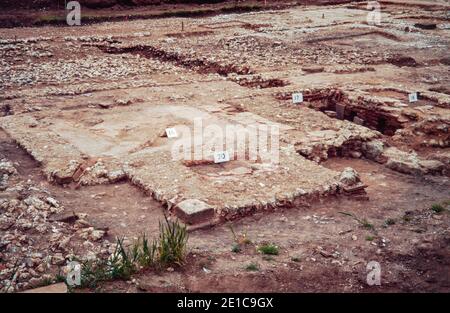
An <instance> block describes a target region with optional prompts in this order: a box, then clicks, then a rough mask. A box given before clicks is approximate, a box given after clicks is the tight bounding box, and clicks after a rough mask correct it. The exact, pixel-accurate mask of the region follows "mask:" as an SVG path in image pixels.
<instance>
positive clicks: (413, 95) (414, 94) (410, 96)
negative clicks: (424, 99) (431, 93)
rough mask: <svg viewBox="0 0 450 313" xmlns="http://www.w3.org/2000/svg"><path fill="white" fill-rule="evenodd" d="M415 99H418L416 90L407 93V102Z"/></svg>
mask: <svg viewBox="0 0 450 313" xmlns="http://www.w3.org/2000/svg"><path fill="white" fill-rule="evenodd" d="M417 100H419V95H418V94H417V92H413V93H410V94H409V102H416V101H417Z"/></svg>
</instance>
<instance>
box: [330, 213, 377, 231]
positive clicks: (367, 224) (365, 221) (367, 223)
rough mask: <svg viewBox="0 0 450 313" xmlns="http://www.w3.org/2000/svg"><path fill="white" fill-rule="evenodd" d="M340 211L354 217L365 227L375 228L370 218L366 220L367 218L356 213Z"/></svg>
mask: <svg viewBox="0 0 450 313" xmlns="http://www.w3.org/2000/svg"><path fill="white" fill-rule="evenodd" d="M339 213H340V214H343V215H346V216H350V217H352V218H353V219H354V220H355V221H357V222H358V223H359V224H360V225H361V226H362V227H364V228H366V229H370V230H374V229H375V226H374V225H373V224H372V223H370V222H369V221H368V220H366V219H365V218H363V219H360V218H358V217H357V216H356V215H354V214H352V213H348V212H339Z"/></svg>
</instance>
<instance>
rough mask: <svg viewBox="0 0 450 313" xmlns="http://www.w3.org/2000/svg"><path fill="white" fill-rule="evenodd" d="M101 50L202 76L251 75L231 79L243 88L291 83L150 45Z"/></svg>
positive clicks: (231, 65) (100, 47)
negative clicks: (186, 70) (168, 65)
mask: <svg viewBox="0 0 450 313" xmlns="http://www.w3.org/2000/svg"><path fill="white" fill-rule="evenodd" d="M97 47H98V48H99V49H100V50H102V51H103V52H105V53H110V54H123V53H131V54H138V55H141V56H143V57H146V58H149V59H157V60H159V61H162V62H168V63H171V64H174V65H177V66H180V67H184V68H187V69H189V70H193V71H196V72H198V73H200V74H211V73H214V74H219V75H221V76H225V77H226V76H228V75H229V74H234V75H249V76H245V77H239V76H238V77H231V78H230V80H231V81H233V82H235V83H237V84H239V85H240V86H243V87H248V88H273V87H284V86H287V85H289V82H287V81H285V80H282V79H278V78H263V77H262V76H261V75H252V74H255V72H254V71H253V70H252V69H250V68H249V67H247V66H238V65H233V64H221V63H218V62H213V61H209V60H204V59H198V58H194V57H191V56H186V55H182V54H179V53H176V52H169V51H165V50H163V49H160V48H156V47H153V46H148V45H138V46H132V47H124V48H117V47H111V46H97Z"/></svg>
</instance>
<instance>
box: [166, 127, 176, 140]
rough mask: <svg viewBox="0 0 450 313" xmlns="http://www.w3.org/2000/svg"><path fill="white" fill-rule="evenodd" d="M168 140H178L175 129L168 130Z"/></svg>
mask: <svg viewBox="0 0 450 313" xmlns="http://www.w3.org/2000/svg"><path fill="white" fill-rule="evenodd" d="M166 135H167V138H177V137H178V134H177V130H176V129H175V128H166Z"/></svg>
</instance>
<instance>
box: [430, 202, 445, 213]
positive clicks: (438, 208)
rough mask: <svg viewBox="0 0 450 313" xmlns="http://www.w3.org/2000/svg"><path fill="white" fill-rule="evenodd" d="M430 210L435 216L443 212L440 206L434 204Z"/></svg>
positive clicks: (443, 209)
mask: <svg viewBox="0 0 450 313" xmlns="http://www.w3.org/2000/svg"><path fill="white" fill-rule="evenodd" d="M431 210H432V211H433V212H434V213H436V214H440V213H442V212H444V211H445V208H444V207H443V206H442V205H441V204H439V203H435V204H433V205H432V206H431Z"/></svg>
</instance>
